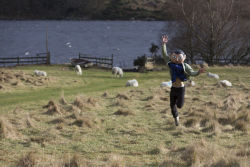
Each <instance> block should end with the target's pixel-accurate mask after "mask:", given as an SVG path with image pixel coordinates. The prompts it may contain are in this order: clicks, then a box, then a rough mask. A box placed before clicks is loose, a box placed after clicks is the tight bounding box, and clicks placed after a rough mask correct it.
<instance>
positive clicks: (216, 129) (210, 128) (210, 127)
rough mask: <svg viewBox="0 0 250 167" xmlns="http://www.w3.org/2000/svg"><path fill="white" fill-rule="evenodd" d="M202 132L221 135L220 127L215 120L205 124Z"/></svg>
mask: <svg viewBox="0 0 250 167" xmlns="http://www.w3.org/2000/svg"><path fill="white" fill-rule="evenodd" d="M202 131H203V132H213V133H214V134H216V135H217V134H219V133H221V129H220V126H219V124H218V122H217V121H215V120H210V121H209V122H208V123H207V126H206V127H205V128H203V129H202Z"/></svg>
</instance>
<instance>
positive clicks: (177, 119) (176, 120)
mask: <svg viewBox="0 0 250 167" xmlns="http://www.w3.org/2000/svg"><path fill="white" fill-rule="evenodd" d="M174 122H175V126H179V117H176V118H174Z"/></svg>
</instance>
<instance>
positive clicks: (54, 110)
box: [43, 100, 62, 115]
mask: <svg viewBox="0 0 250 167" xmlns="http://www.w3.org/2000/svg"><path fill="white" fill-rule="evenodd" d="M43 108H48V111H47V112H46V114H50V115H53V114H62V112H61V109H60V107H59V106H58V105H57V104H56V103H55V102H54V101H53V100H50V101H49V102H48V104H47V105H45V106H43Z"/></svg>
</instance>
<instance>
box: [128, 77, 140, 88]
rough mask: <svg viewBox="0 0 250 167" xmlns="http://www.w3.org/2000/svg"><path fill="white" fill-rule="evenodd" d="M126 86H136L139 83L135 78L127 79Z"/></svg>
mask: <svg viewBox="0 0 250 167" xmlns="http://www.w3.org/2000/svg"><path fill="white" fill-rule="evenodd" d="M126 86H133V87H138V86H139V84H138V82H137V80H136V79H132V80H128V81H127V83H126Z"/></svg>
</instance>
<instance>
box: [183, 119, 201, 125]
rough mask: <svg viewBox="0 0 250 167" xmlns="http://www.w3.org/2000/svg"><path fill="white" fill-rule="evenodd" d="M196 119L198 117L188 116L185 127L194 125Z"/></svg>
mask: <svg viewBox="0 0 250 167" xmlns="http://www.w3.org/2000/svg"><path fill="white" fill-rule="evenodd" d="M198 121H199V119H198V118H197V117H193V118H188V119H187V121H186V122H185V124H184V125H185V126H186V127H194V126H195V125H197V123H198Z"/></svg>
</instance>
